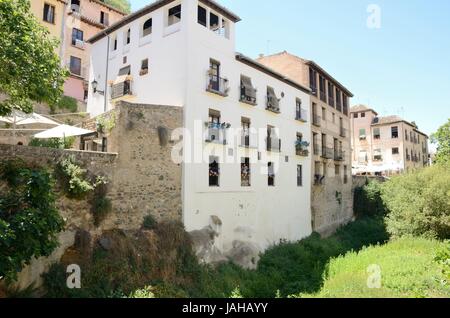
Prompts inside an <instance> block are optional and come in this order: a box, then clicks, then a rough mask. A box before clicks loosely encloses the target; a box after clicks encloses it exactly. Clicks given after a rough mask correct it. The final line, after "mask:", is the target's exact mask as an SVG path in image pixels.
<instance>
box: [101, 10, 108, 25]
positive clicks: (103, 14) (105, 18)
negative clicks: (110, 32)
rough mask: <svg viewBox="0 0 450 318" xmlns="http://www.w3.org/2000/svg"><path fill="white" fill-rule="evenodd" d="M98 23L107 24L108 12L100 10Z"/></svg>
mask: <svg viewBox="0 0 450 318" xmlns="http://www.w3.org/2000/svg"><path fill="white" fill-rule="evenodd" d="M100 24H103V25H104V26H109V14H108V13H106V12H103V11H100Z"/></svg>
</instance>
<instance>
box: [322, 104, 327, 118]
mask: <svg viewBox="0 0 450 318" xmlns="http://www.w3.org/2000/svg"><path fill="white" fill-rule="evenodd" d="M322 119H323V120H324V121H325V120H327V111H326V110H325V107H322Z"/></svg>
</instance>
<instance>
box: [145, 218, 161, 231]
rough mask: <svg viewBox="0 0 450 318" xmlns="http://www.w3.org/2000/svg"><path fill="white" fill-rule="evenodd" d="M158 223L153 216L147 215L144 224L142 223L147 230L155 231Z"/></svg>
mask: <svg viewBox="0 0 450 318" xmlns="http://www.w3.org/2000/svg"><path fill="white" fill-rule="evenodd" d="M157 224H158V222H156V219H155V218H154V217H153V216H152V215H150V214H149V215H147V216H145V217H144V222H143V223H142V226H143V227H144V229H146V230H154V229H155V227H156V225H157Z"/></svg>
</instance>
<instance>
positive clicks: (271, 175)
mask: <svg viewBox="0 0 450 318" xmlns="http://www.w3.org/2000/svg"><path fill="white" fill-rule="evenodd" d="M267 184H268V186H269V187H274V186H275V169H274V164H273V162H268V163H267Z"/></svg>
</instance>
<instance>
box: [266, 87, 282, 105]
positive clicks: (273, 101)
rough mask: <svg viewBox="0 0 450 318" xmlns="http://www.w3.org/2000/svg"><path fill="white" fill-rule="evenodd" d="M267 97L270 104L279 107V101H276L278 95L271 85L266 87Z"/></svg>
mask: <svg viewBox="0 0 450 318" xmlns="http://www.w3.org/2000/svg"><path fill="white" fill-rule="evenodd" d="M267 97H268V99H269V102H270V106H272V107H275V108H278V107H279V105H280V104H279V102H278V97H277V95H276V94H275V90H274V89H273V88H272V87H267Z"/></svg>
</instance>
